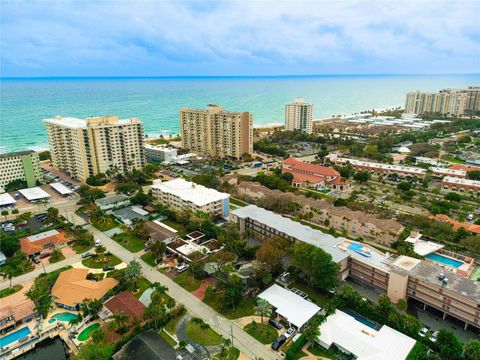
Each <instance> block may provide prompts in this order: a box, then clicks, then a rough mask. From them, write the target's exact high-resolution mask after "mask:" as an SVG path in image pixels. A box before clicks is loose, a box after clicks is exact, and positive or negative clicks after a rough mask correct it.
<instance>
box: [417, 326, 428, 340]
mask: <svg viewBox="0 0 480 360" xmlns="http://www.w3.org/2000/svg"><path fill="white" fill-rule="evenodd" d="M429 331H430V328H429V327H428V326H424V327H423V328H422V330H420V331H419V332H418V335H419V336H420V337H422V338H423V337H425V336H426V335H427V333H428V332H429Z"/></svg>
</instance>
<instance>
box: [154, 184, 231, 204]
mask: <svg viewBox="0 0 480 360" xmlns="http://www.w3.org/2000/svg"><path fill="white" fill-rule="evenodd" d="M152 188H153V189H159V190H160V191H161V192H164V193H167V194H172V195H174V196H177V197H179V198H181V199H182V200H184V201H188V202H191V203H193V204H195V205H197V206H204V205H207V204H209V203H211V202H214V201H219V200H224V199H228V198H229V197H230V195H229V194H226V193H222V192H220V191H217V190H214V189H209V188H207V187H205V186H203V185H199V184H195V183H193V182H190V181H186V180H184V179H180V178H179V179H174V180H170V181H165V182H162V183H156V184H155V183H154V184H153V185H152Z"/></svg>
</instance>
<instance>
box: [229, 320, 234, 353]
mask: <svg viewBox="0 0 480 360" xmlns="http://www.w3.org/2000/svg"><path fill="white" fill-rule="evenodd" d="M230 336H231V338H232V344H231V348H233V347H234V346H233V326H232V325H230Z"/></svg>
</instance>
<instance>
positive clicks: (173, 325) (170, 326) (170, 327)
mask: <svg viewBox="0 0 480 360" xmlns="http://www.w3.org/2000/svg"><path fill="white" fill-rule="evenodd" d="M186 313H187V310H186V309H185V308H184V309H183V311H182V313H181V314H180V315H178V316H177V317H176V318H173V319H171V320H170V321H169V322H168V323H167V325H165V330H167V331H168V332H169V333H170V334H175V333H176V332H177V324H178V322H179V321H180V320H181V319H182V318H183V316H184V315H185V314H186Z"/></svg>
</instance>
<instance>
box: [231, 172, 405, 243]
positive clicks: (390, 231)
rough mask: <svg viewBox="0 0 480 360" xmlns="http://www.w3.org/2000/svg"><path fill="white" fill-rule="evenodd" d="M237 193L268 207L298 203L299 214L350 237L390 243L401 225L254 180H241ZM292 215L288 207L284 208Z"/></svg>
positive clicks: (401, 229) (397, 234)
mask: <svg viewBox="0 0 480 360" xmlns="http://www.w3.org/2000/svg"><path fill="white" fill-rule="evenodd" d="M235 191H236V194H237V196H240V197H242V198H244V199H246V200H255V201H258V202H259V203H261V204H263V206H265V207H267V208H272V209H274V207H270V203H271V202H275V201H277V202H278V201H281V202H284V203H295V204H298V205H299V206H300V208H299V210H297V211H298V212H299V213H302V214H309V216H311V217H310V221H312V222H315V223H318V224H321V225H323V226H325V227H326V228H330V229H334V230H335V231H337V232H339V233H343V234H345V235H346V236H349V237H352V238H360V239H368V240H372V241H375V242H377V243H379V244H381V245H385V246H391V245H392V243H394V242H395V241H397V240H399V239H400V236H401V234H402V232H403V230H404V227H403V226H402V224H400V223H399V222H397V221H395V220H393V219H379V218H377V217H375V216H374V215H370V214H365V213H363V212H361V211H353V210H350V209H349V208H347V207H345V206H338V207H336V206H333V205H332V204H331V203H329V202H327V201H324V200H316V199H313V198H307V197H305V196H303V195H294V194H292V193H284V192H281V191H280V190H270V189H268V188H266V187H265V186H263V185H261V184H259V183H254V182H247V181H245V182H242V183H240V184H239V185H237V186H236V188H235ZM287 212H289V213H290V214H291V212H290V211H289V210H287Z"/></svg>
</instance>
